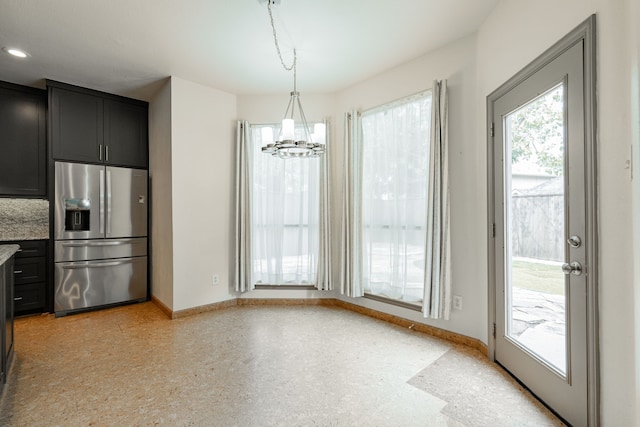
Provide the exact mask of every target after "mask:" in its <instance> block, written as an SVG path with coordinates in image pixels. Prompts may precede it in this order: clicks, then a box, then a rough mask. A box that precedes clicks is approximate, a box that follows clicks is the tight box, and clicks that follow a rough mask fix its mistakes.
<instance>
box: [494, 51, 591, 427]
mask: <svg viewBox="0 0 640 427" xmlns="http://www.w3.org/2000/svg"><path fill="white" fill-rule="evenodd" d="M584 52H585V42H584V40H583V39H578V40H577V41H573V42H572V43H571V44H570V45H568V46H565V48H564V49H562V50H561V51H560V52H557V54H556V55H554V56H552V57H549V58H548V59H547V60H546V61H545V62H544V63H543V64H537V66H536V67H535V68H534V69H532V70H531V72H530V73H528V74H527V75H526V77H523V78H521V79H519V80H518V81H517V82H510V83H509V84H508V87H506V88H505V87H503V88H501V89H499V90H498V91H497V92H499V94H498V95H494V94H492V95H491V96H490V97H489V103H490V120H491V122H492V126H493V130H494V135H493V138H492V144H493V159H492V163H493V180H492V181H493V182H492V189H491V191H492V196H493V221H494V233H495V234H494V236H495V237H494V250H493V254H492V258H493V266H492V268H493V273H494V280H495V292H494V298H495V301H494V304H495V305H494V307H495V324H494V328H495V329H494V332H495V341H494V342H493V354H494V357H495V360H496V361H497V362H498V363H500V364H501V365H502V366H504V367H505V368H506V369H507V370H508V371H509V372H511V373H512V374H513V375H514V376H515V377H517V378H518V379H519V380H520V381H522V382H523V383H524V384H525V385H526V386H527V387H528V388H529V389H530V390H531V391H532V392H533V393H534V394H535V395H537V396H538V397H539V398H540V399H541V400H542V401H544V402H545V403H546V404H547V405H548V406H550V407H551V408H552V409H553V410H554V411H555V412H557V413H558V414H559V415H560V416H561V417H562V418H564V419H565V420H566V421H568V422H569V423H570V424H572V425H576V426H578V425H581V426H582V425H585V426H586V425H589V424H593V423H594V420H593V418H594V416H593V415H590V414H589V407H590V403H589V400H590V393H592V392H594V391H595V390H591V388H590V386H589V384H590V376H591V375H592V373H591V372H590V370H589V369H590V368H589V364H590V363H592V362H593V361H592V360H591V358H592V353H590V347H589V346H590V345H591V344H592V343H593V337H590V334H595V332H594V331H593V330H591V329H590V328H589V324H590V323H589V322H590V321H592V318H593V316H595V314H596V313H590V312H589V310H590V307H591V306H590V304H589V300H590V292H592V291H593V288H592V287H593V286H594V284H593V283H592V279H595V275H594V271H595V263H592V261H593V259H594V258H592V254H593V250H594V248H593V247H592V245H594V243H595V242H593V236H594V233H592V230H591V228H590V224H592V222H593V218H592V213H595V208H594V199H593V197H591V196H590V195H589V192H590V191H591V188H590V185H591V183H592V181H593V169H592V168H591V167H590V163H589V160H590V159H591V157H590V155H588V154H589V150H590V143H589V138H588V135H587V134H588V131H587V130H586V129H587V126H586V124H587V123H588V117H587V115H586V114H585V112H586V111H589V109H588V108H585V105H586V103H585V66H584V64H585V54H584ZM590 288H591V289H590Z"/></svg>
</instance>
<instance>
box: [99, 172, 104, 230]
mask: <svg viewBox="0 0 640 427" xmlns="http://www.w3.org/2000/svg"><path fill="white" fill-rule="evenodd" d="M99 181H100V212H99V214H98V218H99V220H98V221H99V228H100V234H104V170H102V169H101V170H100V178H99Z"/></svg>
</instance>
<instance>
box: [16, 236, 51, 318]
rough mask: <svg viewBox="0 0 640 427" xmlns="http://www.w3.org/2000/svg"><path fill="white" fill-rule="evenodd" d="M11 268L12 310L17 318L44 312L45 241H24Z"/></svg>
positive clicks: (19, 243) (45, 278)
mask: <svg viewBox="0 0 640 427" xmlns="http://www.w3.org/2000/svg"><path fill="white" fill-rule="evenodd" d="M12 243H15V244H17V245H20V251H19V252H17V253H16V255H15V263H14V266H13V273H14V275H13V277H14V295H13V301H14V309H15V314H16V315H17V316H20V315H24V314H33V313H41V312H43V311H46V310H45V308H46V307H45V305H46V290H47V282H48V280H47V241H46V240H25V241H21V242H12Z"/></svg>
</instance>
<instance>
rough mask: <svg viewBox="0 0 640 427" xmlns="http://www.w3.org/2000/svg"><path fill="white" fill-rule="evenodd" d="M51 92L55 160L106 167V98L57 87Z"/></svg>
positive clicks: (52, 88) (52, 142)
mask: <svg viewBox="0 0 640 427" xmlns="http://www.w3.org/2000/svg"><path fill="white" fill-rule="evenodd" d="M49 90H50V91H51V96H50V98H49V99H50V101H51V105H50V106H49V108H50V109H51V139H52V141H51V144H52V147H53V158H54V159H56V160H72V161H78V162H90V163H102V162H103V159H104V151H103V150H104V145H103V100H102V98H100V97H98V96H93V95H90V94H85V93H80V92H75V91H72V90H65V89H61V88H57V87H50V88H49Z"/></svg>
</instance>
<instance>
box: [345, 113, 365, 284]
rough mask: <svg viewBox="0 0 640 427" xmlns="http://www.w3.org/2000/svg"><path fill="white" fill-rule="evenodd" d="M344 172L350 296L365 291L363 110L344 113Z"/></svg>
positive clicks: (346, 261)
mask: <svg viewBox="0 0 640 427" xmlns="http://www.w3.org/2000/svg"><path fill="white" fill-rule="evenodd" d="M343 158H344V167H343V169H344V176H343V186H342V229H341V236H340V292H341V293H342V294H343V295H347V296H350V297H361V296H363V295H364V288H363V286H362V279H361V274H362V254H361V248H362V217H361V199H362V122H361V120H360V113H359V112H358V111H355V110H354V111H352V112H350V113H346V114H345V117H344V157H343Z"/></svg>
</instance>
